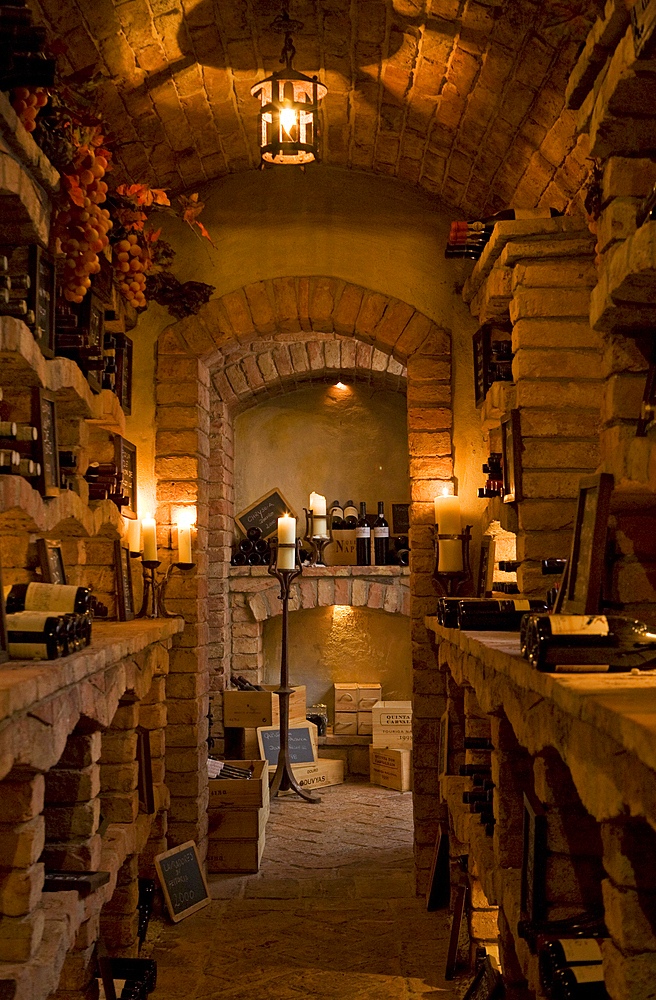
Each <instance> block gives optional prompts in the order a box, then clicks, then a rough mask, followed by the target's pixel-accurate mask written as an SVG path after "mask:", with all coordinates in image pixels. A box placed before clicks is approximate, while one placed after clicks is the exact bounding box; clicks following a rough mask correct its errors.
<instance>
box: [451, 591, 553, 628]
mask: <svg viewBox="0 0 656 1000" xmlns="http://www.w3.org/2000/svg"><path fill="white" fill-rule="evenodd" d="M547 610H548V608H547V604H546V602H545V601H536V600H525V599H511V598H509V599H508V600H503V599H499V600H473V601H470V600H461V601H459V602H458V608H457V619H458V621H457V627H458V628H461V629H468V630H471V631H474V632H487V631H491V632H514V631H519V628H520V625H521V622H522V618H523V616H524V615H525V614H526V612H527V611H533V612H542V613H546V611H547Z"/></svg>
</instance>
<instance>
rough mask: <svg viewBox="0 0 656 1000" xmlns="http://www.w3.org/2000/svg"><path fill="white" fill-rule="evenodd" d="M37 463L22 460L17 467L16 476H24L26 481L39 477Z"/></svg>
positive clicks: (30, 460) (27, 459)
mask: <svg viewBox="0 0 656 1000" xmlns="http://www.w3.org/2000/svg"><path fill="white" fill-rule="evenodd" d="M37 464H38V463H37V462H33V461H32V459H31V458H21V459H20V460H19V462H18V465H16V466H15V470H16V474H17V475H19V476H24V477H25V479H33V478H34V476H38V475H39V471H37Z"/></svg>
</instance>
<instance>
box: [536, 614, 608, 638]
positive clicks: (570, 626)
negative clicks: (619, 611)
mask: <svg viewBox="0 0 656 1000" xmlns="http://www.w3.org/2000/svg"><path fill="white" fill-rule="evenodd" d="M549 624H550V626H551V634H552V635H608V632H609V628H608V618H606V615H551V616H550V617H549Z"/></svg>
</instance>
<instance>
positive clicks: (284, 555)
mask: <svg viewBox="0 0 656 1000" xmlns="http://www.w3.org/2000/svg"><path fill="white" fill-rule="evenodd" d="M282 545H294V546H296V518H295V517H288V516H287V514H285V515H284V516H283V517H279V518H278V561H277V566H278V569H294V567H295V566H296V548H295V547H294V548H293V549H283V548H281V546H282Z"/></svg>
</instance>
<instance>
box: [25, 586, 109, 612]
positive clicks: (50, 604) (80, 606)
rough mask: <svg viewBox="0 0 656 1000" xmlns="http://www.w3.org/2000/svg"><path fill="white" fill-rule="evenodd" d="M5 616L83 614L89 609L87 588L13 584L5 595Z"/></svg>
mask: <svg viewBox="0 0 656 1000" xmlns="http://www.w3.org/2000/svg"><path fill="white" fill-rule="evenodd" d="M6 607H7V614H12V613H14V612H17V611H44V612H45V611H57V612H72V611H76V612H77V613H78V614H84V612H85V611H89V610H90V607H91V591H90V590H89V589H88V587H75V586H73V585H71V586H66V585H64V584H58V583H15V584H14V585H13V587H12V588H11V589H10V591H9V593H8V595H7V604H6Z"/></svg>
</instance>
